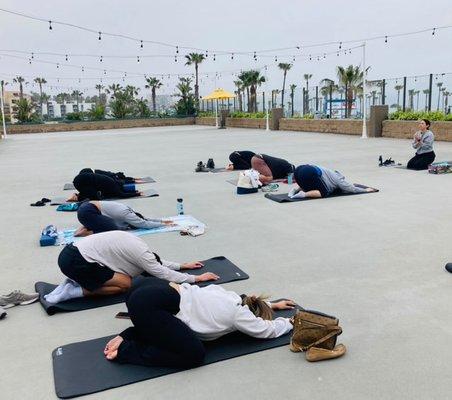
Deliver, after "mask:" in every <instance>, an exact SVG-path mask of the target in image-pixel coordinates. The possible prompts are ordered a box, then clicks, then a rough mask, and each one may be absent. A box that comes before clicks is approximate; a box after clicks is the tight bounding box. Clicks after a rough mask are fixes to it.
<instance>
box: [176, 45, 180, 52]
mask: <svg viewBox="0 0 452 400" xmlns="http://www.w3.org/2000/svg"><path fill="white" fill-rule="evenodd" d="M176 54H179V46H176Z"/></svg>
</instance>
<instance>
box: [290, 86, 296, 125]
mask: <svg viewBox="0 0 452 400" xmlns="http://www.w3.org/2000/svg"><path fill="white" fill-rule="evenodd" d="M296 87H297V85H295V84H292V85H290V106H291V111H290V114H291V116H292V117H293V103H294V102H293V99H294V96H295V88H296Z"/></svg>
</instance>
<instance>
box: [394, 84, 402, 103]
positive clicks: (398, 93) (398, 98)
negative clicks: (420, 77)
mask: <svg viewBox="0 0 452 400" xmlns="http://www.w3.org/2000/svg"><path fill="white" fill-rule="evenodd" d="M394 89H395V90H397V108H400V91H401V90H402V89H403V85H395V86H394Z"/></svg>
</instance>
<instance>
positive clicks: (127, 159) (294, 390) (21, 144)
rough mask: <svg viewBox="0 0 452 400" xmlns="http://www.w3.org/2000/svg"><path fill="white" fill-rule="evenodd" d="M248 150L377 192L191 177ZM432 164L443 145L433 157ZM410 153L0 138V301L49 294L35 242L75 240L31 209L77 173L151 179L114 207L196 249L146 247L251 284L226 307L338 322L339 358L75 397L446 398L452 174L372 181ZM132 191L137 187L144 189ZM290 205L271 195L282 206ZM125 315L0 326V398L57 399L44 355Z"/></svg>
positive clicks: (189, 376)
mask: <svg viewBox="0 0 452 400" xmlns="http://www.w3.org/2000/svg"><path fill="white" fill-rule="evenodd" d="M237 149H238V150H245V149H249V150H254V151H257V152H262V153H267V154H271V155H275V156H279V157H283V158H287V159H288V160H290V161H291V162H293V163H294V164H300V163H317V164H320V165H323V166H326V167H333V168H335V169H338V170H340V171H341V172H342V173H343V174H344V175H345V176H346V177H347V178H348V179H349V180H350V181H353V182H358V183H363V184H366V185H368V186H373V187H377V188H379V189H380V193H376V194H368V195H363V196H350V197H338V198H331V199H321V200H316V201H308V202H303V203H293V204H277V203H275V202H271V201H269V200H267V199H265V198H264V197H263V194H262V193H259V194H254V195H248V196H237V195H236V194H235V193H234V188H233V187H232V186H231V185H230V184H228V183H226V182H225V180H226V179H230V178H231V177H232V176H233V175H236V173H219V174H211V173H209V174H207V173H206V174H195V173H194V172H193V170H194V167H195V165H196V163H197V162H198V161H199V160H203V161H204V162H205V161H206V160H207V159H208V158H210V157H213V158H214V160H215V162H216V164H217V165H222V164H226V162H227V157H228V154H229V153H230V152H231V151H233V150H237ZM435 151H436V153H437V160H451V159H452V143H440V142H438V143H436V145H435ZM412 153H413V151H412V149H411V145H410V143H409V141H407V140H397V139H368V140H363V139H360V138H357V137H353V136H342V135H327V134H310V133H297V132H293V133H289V132H270V133H267V132H263V131H258V130H241V129H227V130H215V129H213V128H210V127H197V126H189V127H188V126H187V127H172V128H136V129H128V130H114V131H98V132H94V131H93V132H91V131H90V132H75V133H61V134H33V135H21V136H10V137H9V138H8V139H7V140H6V141H1V142H0V171H1V178H0V181H1V188H2V190H1V192H0V204H1V207H0V218H1V221H2V223H1V227H2V235H1V241H0V293H2V294H5V293H8V292H10V291H11V290H13V289H21V290H23V291H27V292H31V291H33V285H34V282H36V281H38V280H44V281H49V282H59V281H60V280H61V279H62V274H61V273H60V271H59V269H58V266H57V256H58V253H59V251H60V250H61V248H58V247H50V248H40V247H39V245H38V238H39V233H40V230H41V229H42V228H43V227H44V226H45V225H47V224H50V223H53V224H56V225H57V226H58V227H76V226H77V225H78V224H77V222H76V216H75V214H74V213H57V212H55V207H50V206H48V205H47V206H45V207H40V208H38V207H30V206H29V203H31V202H34V201H36V200H39V199H41V198H42V197H51V196H57V195H58V196H61V195H63V194H68V193H70V192H67V191H66V192H63V191H62V187H63V184H64V183H66V182H70V181H71V179H72V177H73V176H74V175H75V174H76V173H77V171H79V170H80V169H81V168H83V167H97V168H102V169H110V170H121V171H125V172H127V173H128V174H132V175H135V176H142V175H151V176H152V177H153V178H154V179H156V180H157V183H154V184H151V185H150V187H152V188H156V189H157V190H158V191H159V193H160V197H158V198H149V199H135V200H133V199H132V200H125V202H126V203H127V204H130V205H131V206H133V207H134V208H135V209H136V210H137V211H140V212H142V213H143V214H144V215H146V216H149V217H151V216H157V217H158V216H168V215H174V214H175V213H176V198H177V197H183V198H184V205H185V211H186V213H187V214H192V215H193V216H195V217H196V218H198V219H199V220H201V221H203V222H205V223H206V224H207V225H208V229H207V232H206V234H205V235H203V236H201V237H197V238H191V237H182V236H180V235H178V234H177V233H176V232H172V233H165V234H159V235H148V236H144V237H143V239H144V240H145V241H146V242H147V243H149V245H150V246H151V247H152V248H153V249H155V250H156V251H157V252H158V253H159V254H160V255H162V256H164V257H165V258H166V259H169V260H175V261H181V262H183V261H190V260H194V259H206V258H209V257H212V256H217V255H225V256H227V257H228V258H230V259H231V260H233V261H234V262H235V263H236V264H237V265H238V266H240V267H241V268H242V269H244V270H245V271H246V272H247V273H249V275H250V279H249V280H246V281H241V282H235V283H231V284H228V285H226V287H227V288H228V289H231V290H236V291H237V292H239V293H244V292H251V293H266V294H271V295H272V296H274V297H283V296H286V297H289V298H293V299H294V300H296V301H297V302H298V303H299V304H301V305H303V306H305V307H307V308H312V309H316V310H320V311H323V312H326V313H330V314H333V315H336V316H337V317H339V319H340V321H341V325H342V326H343V329H344V333H343V334H342V336H341V337H340V338H339V339H340V342H342V343H344V344H346V346H347V347H348V353H347V354H346V356H345V357H343V358H342V359H339V360H334V361H330V362H323V363H314V364H310V363H308V362H307V361H306V360H305V359H304V357H303V355H300V354H293V353H291V352H290V351H289V350H288V348H278V349H274V350H269V351H266V352H261V353H256V354H252V355H249V356H245V357H240V358H236V359H231V360H227V361H225V362H220V363H216V364H213V365H209V366H206V367H202V368H198V369H195V370H191V371H188V372H182V373H178V374H173V375H169V376H165V377H161V378H157V379H153V380H149V381H145V382H141V383H137V384H134V385H129V386H125V387H121V388H118V389H113V390H110V391H106V392H102V393H98V394H94V395H91V396H87V397H86V398H87V399H88V398H89V399H120V398H127V399H144V398H152V399H158V400H164V399H168V400H170V399H184V400H194V399H196V400H207V399H211V398H215V399H216V400H224V399H227V400H231V399H240V400H241V399H261V400H266V399H269V400H270V399H289V398H290V399H295V398H305V399H316V400H317V399H319V400H320V399H325V400H330V399H332V398H334V399H335V400H342V399H343V400H351V399H360V400H361V399H379V400H381V399H446V398H449V397H450V391H451V376H450V363H451V360H452V346H451V340H452V322H451V305H450V302H451V296H452V295H451V293H452V275H451V274H448V273H447V272H445V270H444V265H445V263H446V262H450V261H452V247H451V232H452V230H451V226H452V222H451V221H452V201H451V199H452V175H440V176H432V175H429V174H428V173H427V172H425V171H423V172H413V171H408V170H401V169H393V168H379V167H378V166H377V158H378V156H379V155H380V154H382V155H383V157H385V158H387V157H389V156H391V157H393V158H394V159H395V160H397V161H404V162H406V160H408V159H409V158H410V157H411V156H412ZM145 187H148V185H146V186H145ZM284 191H287V186H285V185H282V186H281V189H280V191H279V192H284ZM124 309H125V307H124V305H116V306H111V307H105V308H99V309H94V310H88V311H83V312H77V313H67V314H59V315H54V316H52V317H49V316H47V315H46V314H45V313H44V311H43V310H42V308H41V307H40V305H39V304H33V305H30V306H24V307H15V308H11V309H9V310H8V316H7V318H6V319H5V320H2V321H0V349H1V351H0V360H1V361H0V364H1V371H2V372H1V395H0V397H2V398H4V399H8V400H11V399H21V400H22V399H31V398H33V399H36V400H37V399H54V398H56V396H55V393H54V387H53V374H52V363H51V351H52V350H53V349H54V348H56V347H58V346H61V345H64V344H67V343H71V342H75V341H82V340H87V339H91V338H96V337H101V336H105V335H109V334H114V333H118V332H120V331H121V330H122V329H124V328H125V327H127V326H128V325H129V322H128V321H125V320H118V319H115V318H114V315H115V313H116V312H118V311H123V310H124Z"/></svg>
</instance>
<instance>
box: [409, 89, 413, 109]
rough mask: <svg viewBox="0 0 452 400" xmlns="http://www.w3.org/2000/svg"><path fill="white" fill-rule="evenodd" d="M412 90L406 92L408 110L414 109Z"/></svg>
mask: <svg viewBox="0 0 452 400" xmlns="http://www.w3.org/2000/svg"><path fill="white" fill-rule="evenodd" d="M414 92H415V90H414V89H410V90H408V108H409V109H410V110H413V108H414Z"/></svg>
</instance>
